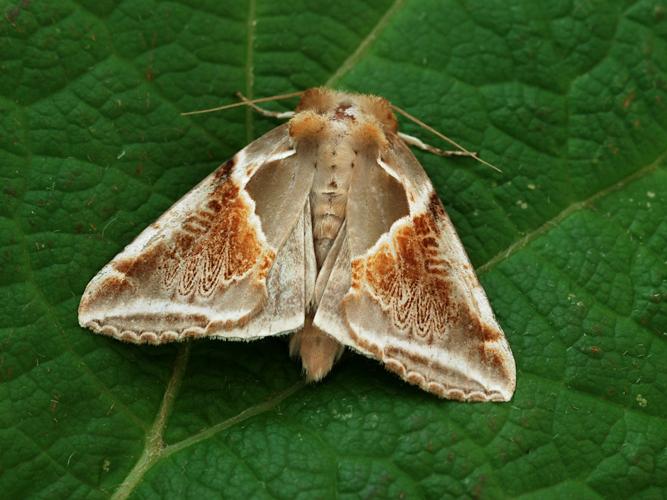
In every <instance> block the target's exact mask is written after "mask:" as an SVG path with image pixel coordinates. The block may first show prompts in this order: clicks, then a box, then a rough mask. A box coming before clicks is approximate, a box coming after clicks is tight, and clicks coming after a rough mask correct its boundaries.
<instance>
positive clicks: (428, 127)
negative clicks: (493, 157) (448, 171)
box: [391, 104, 502, 173]
mask: <svg viewBox="0 0 667 500" xmlns="http://www.w3.org/2000/svg"><path fill="white" fill-rule="evenodd" d="M391 107H392V108H393V109H394V111H396V112H397V113H398V114H400V115H403V116H405V117H406V118H407V119H408V120H410V121H412V122H414V123H416V124H417V125H419V126H420V127H422V128H424V129H426V130H428V131H429V132H431V133H432V134H435V135H436V136H438V137H439V138H440V139H442V140H443V141H446V142H448V143H449V144H451V145H452V146H454V147H456V148H458V149H460V150H461V151H463V152H464V153H466V155H468V156H471V157H472V158H474V159H475V160H477V161H478V162H480V163H482V164H484V165H486V166H487V167H491V168H492V169H493V170H496V171H498V172H500V173H502V170H500V169H499V168H498V167H496V166H495V165H492V164H491V163H489V162H488V161H486V160H483V159H482V158H480V157H479V156H478V155H477V153H473V152H472V151H469V150H467V149H466V148H464V147H463V146H461V145H460V144H459V143H458V142H456V141H455V140H454V139H450V138H449V137H447V136H446V135H445V134H443V133H442V132H438V131H437V130H436V129H434V128H433V127H431V126H430V125H427V124H426V123H424V122H423V121H421V120H420V119H419V118H417V117H416V116H413V115H411V114H410V113H408V112H407V111H405V110H404V109H401V108H399V107H398V106H395V105H394V104H392V105H391Z"/></svg>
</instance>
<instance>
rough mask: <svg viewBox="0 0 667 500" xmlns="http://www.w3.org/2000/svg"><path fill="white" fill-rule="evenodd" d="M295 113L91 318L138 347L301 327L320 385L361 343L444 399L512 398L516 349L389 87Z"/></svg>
mask: <svg viewBox="0 0 667 500" xmlns="http://www.w3.org/2000/svg"><path fill="white" fill-rule="evenodd" d="M394 109H397V108H394ZM282 115H286V114H285V113H283V114H282ZM287 115H288V116H290V117H291V118H290V120H289V121H288V122H287V123H285V124H283V125H280V126H278V127H276V128H274V129H273V130H271V131H270V132H268V133H267V134H265V135H263V136H262V137H260V138H259V139H257V140H255V141H254V142H252V143H250V144H249V145H248V146H246V147H245V148H244V149H242V150H241V151H239V152H238V153H237V154H236V155H235V156H234V157H233V158H232V159H231V160H229V161H227V162H226V163H224V164H223V165H221V166H220V167H219V168H218V169H217V170H215V171H214V172H213V173H212V174H210V175H209V176H208V177H206V178H205V179H204V180H203V181H202V182H200V183H199V184H198V185H197V186H196V187H194V188H193V189H192V190H191V191H189V192H188V193H187V194H186V195H185V196H183V198H181V199H180V200H179V201H178V202H176V203H175V204H174V205H173V206H172V207H171V208H170V209H169V210H167V212H165V213H164V214H163V215H162V216H161V217H160V218H159V219H158V220H157V221H155V222H154V223H153V224H151V225H150V226H149V227H147V228H146V229H145V230H144V231H143V232H142V233H141V234H140V235H139V236H138V237H137V238H136V239H135V240H134V241H133V242H132V243H130V244H129V245H128V246H127V247H126V248H125V249H124V250H123V251H122V252H121V253H120V254H118V255H117V256H116V257H114V259H113V260H112V261H111V262H109V263H108V264H107V265H106V266H105V267H104V268H103V269H102V270H101V271H100V272H99V273H98V274H97V275H96V276H95V277H94V278H93V279H92V281H91V282H90V283H89V284H88V286H87V288H86V290H85V292H84V294H83V297H82V299H81V304H80V306H79V323H80V324H81V326H84V327H88V328H90V329H92V330H93V331H95V332H97V333H102V334H105V335H109V336H112V337H114V338H116V339H119V340H123V341H126V342H133V343H137V344H163V343H165V342H175V341H176V342H177V341H183V340H186V339H191V338H203V337H206V338H216V339H226V340H254V339H259V338H263V337H268V336H272V335H281V334H288V333H290V334H292V337H291V339H290V346H289V349H290V353H291V354H293V355H297V356H299V357H300V358H301V362H302V365H303V368H304V371H305V374H306V378H307V379H308V380H320V379H321V378H322V377H324V376H325V375H326V374H327V373H328V372H329V371H330V370H331V368H332V366H333V364H334V363H335V361H336V360H337V359H338V358H339V356H340V355H341V353H342V351H343V349H344V347H345V346H348V347H351V348H352V349H354V350H355V351H357V352H360V353H361V354H364V355H366V356H368V357H371V358H374V359H376V360H379V361H381V362H382V363H383V364H384V366H385V367H386V368H387V369H389V370H391V371H392V372H395V373H397V374H398V375H399V376H400V377H401V378H403V379H404V380H406V381H407V382H409V383H411V384H415V385H418V386H419V387H421V388H422V389H424V390H425V391H428V392H431V393H434V394H436V395H438V396H440V397H443V398H449V399H456V400H463V401H509V400H510V399H511V397H512V394H513V393H514V386H515V379H516V374H515V365H514V358H513V357H512V352H511V350H510V347H509V345H508V343H507V340H506V339H505V336H504V334H503V332H502V330H501V328H500V326H499V325H498V323H497V322H496V320H495V318H494V315H493V312H492V310H491V306H490V305H489V302H488V299H487V298H486V295H485V293H484V290H483V289H482V287H481V286H480V284H479V281H478V280H477V277H476V275H475V272H474V270H473V267H472V265H471V264H470V261H469V259H468V257H467V255H466V253H465V250H464V249H463V246H462V245H461V242H460V240H459V238H458V236H457V234H456V231H455V230H454V227H453V226H452V223H451V222H450V220H449V217H448V216H447V214H446V213H445V210H444V209H443V206H442V203H441V201H440V199H439V198H438V196H437V194H436V193H435V191H434V189H433V186H432V185H431V182H430V181H429V178H428V176H427V175H426V172H425V171H424V169H423V167H422V166H421V165H420V164H419V162H418V161H417V159H416V158H415V157H414V155H413V154H412V152H411V151H410V149H409V147H408V145H409V144H413V145H419V144H421V145H422V146H425V145H424V144H423V143H421V141H419V140H418V139H414V141H416V142H414V141H410V136H406V135H404V134H401V133H399V132H398V124H397V120H396V117H395V115H394V113H393V111H392V106H391V104H390V103H389V102H388V101H387V100H385V99H383V98H381V97H376V96H369V95H360V94H350V93H343V92H335V91H332V90H328V89H323V88H317V89H310V90H308V91H306V92H303V93H302V94H301V101H300V103H299V105H298V106H297V108H296V111H295V112H293V113H289V114H287ZM418 143H419V144H418Z"/></svg>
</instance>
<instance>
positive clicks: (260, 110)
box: [236, 92, 294, 120]
mask: <svg viewBox="0 0 667 500" xmlns="http://www.w3.org/2000/svg"><path fill="white" fill-rule="evenodd" d="M236 95H237V96H238V97H239V99H241V100H242V101H243V102H244V103H246V104H247V105H248V106H250V107H251V108H252V109H254V110H255V111H257V112H258V113H259V114H260V115H262V116H266V117H268V118H278V119H279V120H286V119H289V118H292V117H293V116H294V111H282V112H279V111H269V110H268V109H264V108H260V107H259V106H257V104H255V103H254V102H251V101H250V100H248V98H247V97H246V96H244V95H243V94H242V93H241V92H237V93H236Z"/></svg>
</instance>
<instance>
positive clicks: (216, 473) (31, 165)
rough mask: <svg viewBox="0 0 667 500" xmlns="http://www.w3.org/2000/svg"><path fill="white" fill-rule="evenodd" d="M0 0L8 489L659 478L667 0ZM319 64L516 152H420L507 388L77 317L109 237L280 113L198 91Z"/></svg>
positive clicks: (496, 488)
mask: <svg viewBox="0 0 667 500" xmlns="http://www.w3.org/2000/svg"><path fill="white" fill-rule="evenodd" d="M0 9H1V13H2V18H0V197H1V199H0V450H1V452H0V491H2V492H3V497H6V498H25V497H40V498H47V497H48V498H104V497H108V496H110V495H114V494H115V495H116V497H117V498H123V497H126V496H128V495H130V496H133V497H135V498H149V497H158V496H163V497H171V498H176V497H192V498H201V497H217V496H219V495H220V494H224V496H225V497H243V498H255V497H258V498H268V497H277V498H313V497H316V498H317V497H319V498H327V497H334V496H339V497H346V498H348V497H349V498H351V497H359V496H361V497H394V498H395V497H408V498H416V497H425V498H441V497H443V496H456V497H458V496H461V497H472V496H475V497H484V498H496V497H504V496H511V497H522V498H561V497H572V498H599V497H615V498H629V497H638V498H661V497H664V496H665V495H666V494H667V451H666V450H667V253H666V252H665V248H667V223H666V222H665V221H666V220H667V161H666V160H665V158H666V155H667V5H666V4H665V3H664V1H663V0H639V1H620V0H619V1H597V0H557V1H550V2H535V1H534V0H503V1H500V0H494V1H492V0H476V1H471V0H458V1H454V0H451V1H449V0H448V1H438V0H429V1H420V0H410V1H409V0H395V1H391V0H368V1H366V2H352V1H338V2H305V1H303V0H302V1H284V2H269V1H268V0H267V1H258V0H249V1H248V2H247V3H240V2H219V1H214V0H198V1H196V2H171V1H170V2H155V1H150V0H133V1H129V0H126V1H117V2H113V1H111V0H96V1H91V0H80V1H79V2H72V1H69V0H65V1H56V0H50V1H42V2H28V1H27V0H11V1H10V0H1V1H0ZM323 84H324V85H329V86H334V87H338V88H344V89H351V90H357V91H364V92H372V93H375V94H379V95H383V96H385V97H387V98H389V99H390V100H391V101H392V102H393V103H395V104H397V105H399V106H401V107H402V108H404V109H406V110H408V111H410V112H411V113H413V114H415V115H417V116H419V117H420V118H422V119H423V120H424V121H425V122H427V123H429V124H430V125H433V126H434V127H436V128H437V129H438V130H441V131H443V132H445V133H447V134H448V135H450V136H451V137H452V138H454V139H455V140H457V141H460V142H461V143H462V144H464V145H465V146H467V147H469V148H471V149H474V150H477V151H479V152H480V154H481V156H482V157H483V158H485V159H486V160H488V161H491V162H492V163H494V164H496V165H498V166H500V167H501V168H502V169H503V173H502V174H497V173H496V172H494V171H492V170H490V169H488V168H486V167H484V166H483V165H480V164H477V163H474V162H472V161H468V160H456V161H454V160H445V159H442V158H438V157H433V156H429V155H423V154H419V158H420V159H421V160H422V162H423V164H424V166H425V168H426V169H427V171H428V172H429V174H430V176H431V178H432V179H433V182H434V184H435V186H436V188H437V190H438V192H439V193H440V195H441V196H442V198H443V200H444V202H445V206H446V207H447V210H448V212H449V213H450V215H451V217H452V219H453V221H454V223H455V225H456V226H457V228H458V231H459V234H460V235H461V238H462V240H463V242H464V244H465V246H466V248H467V250H468V252H469V254H470V257H471V259H472V261H473V263H474V264H475V266H476V267H477V269H478V272H479V275H480V279H481V280H482V282H483V284H484V286H485V288H486V290H487V292H488V295H489V297H490V300H491V302H492V304H493V306H494V309H495V311H496V314H497V316H498V319H499V321H500V323H501V324H502V326H503V328H504V330H505V332H506V333H507V336H508V339H509V341H510V344H511V346H512V349H513V351H514V355H515V357H516V362H517V367H518V373H517V391H516V395H515V397H514V400H513V401H512V402H511V403H508V404H461V403H456V402H449V401H442V400H438V399H436V398H434V397H432V396H430V395H428V394H426V393H423V392H421V391H419V390H418V389H416V388H415V387H412V386H409V385H407V384H405V383H403V382H402V381H401V380H399V379H398V378H397V377H395V376H393V375H391V374H389V373H387V372H385V370H384V369H383V368H382V367H381V366H379V365H378V364H377V363H375V362H373V361H370V360H367V359H365V358H362V357H361V356H358V355H354V354H352V353H348V354H347V356H346V357H345V358H344V359H343V361H342V362H341V363H340V364H339V365H338V366H336V367H335V370H334V372H333V373H332V374H331V376H330V377H328V378H327V379H326V381H324V382H323V383H321V384H317V385H313V386H306V385H304V384H303V383H302V382H301V378H300V373H299V367H298V366H297V365H296V364H295V363H294V362H292V361H291V360H289V359H288V357H287V348H286V345H285V342H284V341H283V340H281V339H277V340H268V341H261V342H254V343H249V344H245V343H224V342H219V341H202V342H196V343H192V344H190V345H182V346H166V347H161V348H153V347H137V346H132V345H125V344H122V343H119V342H116V341H114V340H111V339H108V338H104V337H101V336H96V335H93V334H92V333H90V332H89V331H85V330H82V329H81V328H79V327H78V325H77V313H76V311H77V305H78V302H79V299H80V296H81V292H82V291H83V289H84V287H85V285H86V283H87V282H88V281H89V280H90V278H91V277H92V276H93V275H94V274H95V273H96V272H97V271H98V270H99V269H100V268H101V267H102V265H104V264H105V263H106V262H107V261H108V260H109V259H111V258H112V257H113V256H114V255H115V254H116V253H117V252H119V251H120V250H121V249H122V248H123V246H124V245H126V244H127V243H129V242H130V241H131V240H132V239H133V238H134V237H135V236H136V235H137V234H138V233H139V232H140V231H141V230H142V229H143V228H144V227H145V226H146V225H147V224H149V223H150V222H151V221H152V220H154V219H155V218H156V217H157V216H159V215H160V213H162V212H163V211H164V210H165V209H167V208H168V207H169V206H170V204H171V203H173V202H174V201H175V200H177V199H178V198H179V197H180V196H181V195H183V194H184V193H186V192H187V191H188V190H189V189H190V188H191V187H192V186H194V185H195V184H196V183H197V182H198V181H199V180H200V179H201V178H203V177H204V176H205V175H207V174H208V173H209V172H211V171H212V170H213V169H214V168H215V167H216V166H217V165H218V164H220V163H221V162H222V161H224V160H225V159H226V158H228V157H230V156H231V155H232V154H233V153H234V152H235V151H236V150H238V149H240V148H242V147H243V146H244V144H246V143H247V142H248V141H249V140H250V139H252V138H254V137H257V136H259V135H260V134H262V133H264V132H265V131H267V130H269V129H270V128H271V127H273V126H275V125H276V123H275V121H272V120H269V119H265V118H262V117H259V116H257V115H256V114H255V113H253V112H252V111H250V110H246V109H232V110H228V111H225V112H221V113H213V114H208V115H201V116H189V117H184V116H181V115H180V113H181V112H183V111H190V110H194V109H200V108H206V107H211V106H216V105H220V104H225V103H229V102H232V101H234V99H235V98H234V92H235V91H237V90H241V91H243V92H244V93H245V94H246V95H249V96H268V95H273V94H277V93H283V92H289V91H293V90H302V89H305V88H307V87H310V86H315V85H323ZM293 105H294V103H293V102H284V101H281V102H278V103H273V104H270V105H269V106H271V107H273V108H274V109H289V108H290V107H291V106H293ZM402 127H403V129H404V130H405V131H406V132H408V133H411V134H413V135H418V136H419V137H422V138H423V139H424V140H426V141H429V142H434V141H435V138H433V137H430V136H428V135H427V132H425V131H424V130H421V129H418V128H416V127H415V126H413V125H412V124H409V123H408V124H403V125H402ZM436 144H437V143H436ZM437 145H441V144H437Z"/></svg>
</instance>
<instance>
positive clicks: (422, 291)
mask: <svg viewBox="0 0 667 500" xmlns="http://www.w3.org/2000/svg"><path fill="white" fill-rule="evenodd" d="M368 162H370V163H371V164H369V165H366V166H364V168H363V169H359V171H363V172H364V175H366V176H367V178H366V179H364V178H361V176H360V177H359V178H357V179H355V181H354V182H353V183H352V188H351V189H350V192H349V198H348V209H347V222H346V225H345V226H344V228H343V230H345V231H346V235H345V236H344V237H343V242H342V246H343V247H342V248H341V250H340V251H339V252H338V257H337V262H336V264H335V265H334V266H333V270H332V272H331V275H330V276H329V279H328V283H327V285H326V289H325V290H324V293H323V296H322V298H321V301H320V307H319V309H318V311H317V314H316V316H315V321H314V323H315V325H316V326H318V327H319V328H321V329H322V330H324V331H326V332H327V333H329V334H330V335H332V336H334V337H336V338H337V339H338V340H339V341H340V342H342V343H344V344H346V345H348V346H350V347H352V348H354V349H356V350H358V351H360V352H362V353H364V354H366V355H367V356H370V357H373V358H375V359H378V360H380V361H382V362H383V363H384V364H385V366H386V367H387V368H388V369H390V370H391V371H394V372H396V373H397V374H398V375H399V376H401V377H402V378H403V379H405V380H406V381H408V382H410V383H413V384H416V385H419V386H420V387H422V388H423V389H425V390H427V391H429V392H432V393H435V394H437V395H439V396H441V397H446V398H449V399H458V400H476V401H490V400H491V401H508V400H509V399H510V398H511V396H512V394H513V392H514V386H515V365H514V359H513V357H512V353H511V351H510V348H509V345H508V343H507V341H506V339H505V336H504V334H503V332H502V330H501V329H500V327H499V325H498V323H497V322H496V320H495V318H494V316H493V313H492V311H491V307H490V305H489V303H488V300H487V298H486V295H485V293H484V290H483V289H482V287H481V286H480V284H479V282H478V280H477V277H476V275H475V273H474V270H473V267H472V265H471V264H470V261H469V259H468V257H467V255H466V253H465V251H464V249H463V246H462V244H461V242H460V240H459V238H458V236H457V234H456V231H455V230H454V227H453V226H452V224H451V222H450V220H449V217H448V216H447V214H446V213H445V211H444V209H443V207H442V203H441V202H440V200H439V198H438V196H437V194H436V193H435V191H434V190H433V186H432V185H431V183H430V181H429V179H428V176H427V175H426V173H425V172H424V170H423V168H422V167H421V165H420V164H419V163H418V162H417V160H416V158H415V157H414V156H413V155H412V153H411V152H410V151H409V149H408V148H407V146H406V145H405V144H404V143H403V142H402V141H401V140H400V139H399V138H397V137H396V138H394V140H393V142H392V143H391V144H390V148H389V154H388V155H387V156H386V158H383V159H380V160H379V161H371V160H368ZM374 186H375V189H373V187H374ZM377 186H382V187H381V188H379V189H378V188H377ZM404 204H405V206H404ZM368 207H374V209H373V210H369V209H368ZM339 237H341V236H339Z"/></svg>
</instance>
